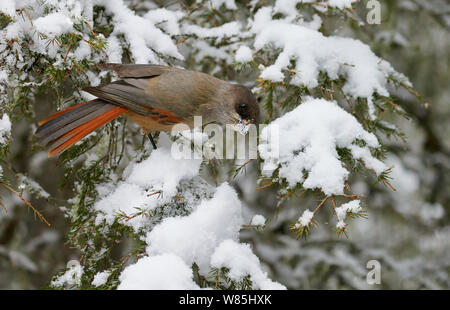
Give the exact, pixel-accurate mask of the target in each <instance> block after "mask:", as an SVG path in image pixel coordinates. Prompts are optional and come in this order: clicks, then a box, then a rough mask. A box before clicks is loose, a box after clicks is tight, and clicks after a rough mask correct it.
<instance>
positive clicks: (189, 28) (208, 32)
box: [183, 21, 242, 40]
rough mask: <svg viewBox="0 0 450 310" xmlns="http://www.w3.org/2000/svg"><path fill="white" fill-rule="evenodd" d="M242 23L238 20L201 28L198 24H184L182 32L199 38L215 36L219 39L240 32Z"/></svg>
mask: <svg viewBox="0 0 450 310" xmlns="http://www.w3.org/2000/svg"><path fill="white" fill-rule="evenodd" d="M241 28H242V25H241V23H239V22H236V21H234V22H229V23H226V24H223V25H221V26H218V27H213V28H203V27H200V26H198V25H191V24H189V25H185V27H184V29H183V32H184V33H186V34H195V35H196V36H198V37H199V38H217V39H219V40H221V39H223V38H225V37H231V36H235V35H238V34H239V33H240V32H241Z"/></svg>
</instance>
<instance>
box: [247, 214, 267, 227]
mask: <svg viewBox="0 0 450 310" xmlns="http://www.w3.org/2000/svg"><path fill="white" fill-rule="evenodd" d="M250 223H251V225H255V226H264V225H265V224H266V218H265V217H264V216H262V215H261V214H256V215H255V216H253V218H252V220H251V222H250Z"/></svg>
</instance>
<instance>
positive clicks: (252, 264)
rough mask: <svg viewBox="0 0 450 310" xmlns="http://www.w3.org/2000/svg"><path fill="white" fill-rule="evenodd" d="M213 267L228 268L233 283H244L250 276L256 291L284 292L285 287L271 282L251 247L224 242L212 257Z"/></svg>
mask: <svg viewBox="0 0 450 310" xmlns="http://www.w3.org/2000/svg"><path fill="white" fill-rule="evenodd" d="M211 266H213V267H215V268H219V269H220V268H223V267H226V268H228V269H229V270H230V271H229V273H228V277H229V278H230V279H231V280H233V281H242V280H243V279H244V277H245V276H250V279H251V281H252V282H253V284H254V287H253V288H254V289H255V288H256V289H262V290H283V289H286V287H284V286H283V285H281V284H279V283H277V282H274V281H272V280H270V279H269V278H268V277H267V273H266V272H265V271H263V270H262V268H261V264H260V262H259V259H258V257H256V255H255V254H253V252H252V250H251V248H250V245H248V244H245V243H238V242H236V241H234V240H229V239H227V240H224V241H223V242H222V243H221V244H220V245H219V246H218V247H217V249H216V250H215V251H214V254H213V255H212V257H211Z"/></svg>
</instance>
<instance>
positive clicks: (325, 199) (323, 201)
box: [313, 196, 330, 214]
mask: <svg viewBox="0 0 450 310" xmlns="http://www.w3.org/2000/svg"><path fill="white" fill-rule="evenodd" d="M328 198H330V197H329V196H327V197H325V198H324V199H323V200H322V201H321V202H320V204H319V205H318V206H317V208H316V209H315V210H314V212H313V213H314V214H316V212H317V211H318V210H319V209H320V207H321V206H322V205H323V204H324V203H325V202H326V201H327V200H328Z"/></svg>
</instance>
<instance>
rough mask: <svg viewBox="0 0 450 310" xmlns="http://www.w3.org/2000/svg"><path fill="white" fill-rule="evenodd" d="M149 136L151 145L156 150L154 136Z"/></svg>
mask: <svg viewBox="0 0 450 310" xmlns="http://www.w3.org/2000/svg"><path fill="white" fill-rule="evenodd" d="M147 136H148V138H149V139H150V143H151V144H152V145H153V149H154V150H156V144H155V141H154V140H153V137H152V134H151V133H149V134H148V135H147Z"/></svg>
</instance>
